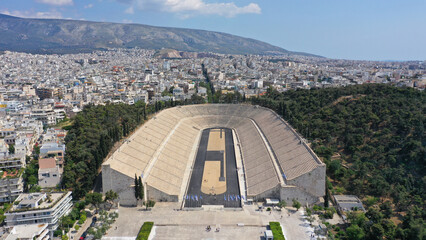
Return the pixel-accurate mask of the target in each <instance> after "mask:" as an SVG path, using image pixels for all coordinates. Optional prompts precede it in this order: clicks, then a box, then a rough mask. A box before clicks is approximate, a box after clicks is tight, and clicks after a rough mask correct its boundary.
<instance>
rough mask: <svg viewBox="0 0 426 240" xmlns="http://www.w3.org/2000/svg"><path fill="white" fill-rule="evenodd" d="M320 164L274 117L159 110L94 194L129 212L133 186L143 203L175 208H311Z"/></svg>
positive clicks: (106, 170)
mask: <svg viewBox="0 0 426 240" xmlns="http://www.w3.org/2000/svg"><path fill="white" fill-rule="evenodd" d="M325 171H326V167H325V164H324V163H323V162H322V161H321V160H320V159H319V158H318V157H317V156H316V155H315V153H314V152H313V151H312V150H311V149H310V147H309V146H308V145H307V144H306V143H305V141H304V140H303V138H302V137H301V136H300V135H299V134H298V133H297V132H296V131H295V130H294V129H293V128H292V127H291V126H290V125H289V124H288V123H287V122H286V121H284V120H283V119H282V118H281V117H280V116H279V115H277V114H276V113H275V112H274V111H272V110H270V109H267V108H263V107H259V106H252V105H240V104H202V105H187V106H177V107H173V108H168V109H165V110H162V111H161V112H159V113H157V114H156V115H155V116H153V117H152V118H151V119H150V120H149V121H147V122H145V123H144V124H143V125H142V126H141V127H140V128H139V129H138V130H137V131H136V132H135V133H133V134H132V135H131V136H130V137H129V138H128V139H127V140H126V141H125V142H124V143H123V144H122V145H121V146H120V148H119V149H118V150H116V151H115V152H114V153H113V154H112V155H111V156H110V158H109V159H107V160H106V161H105V162H104V163H103V164H102V190H103V192H104V193H105V192H107V191H108V190H113V191H115V192H117V193H118V195H119V198H120V204H121V205H127V206H134V205H136V203H137V200H136V198H135V194H134V178H135V175H136V176H138V177H139V176H141V178H142V182H143V184H144V191H145V194H144V197H145V200H155V201H165V202H180V203H182V207H201V206H202V205H224V207H241V206H242V205H243V204H245V203H246V202H247V201H248V200H254V201H259V200H262V199H265V198H273V199H279V200H285V201H287V202H289V201H291V200H293V199H296V200H298V201H299V202H301V203H302V204H312V203H315V202H318V201H319V200H320V198H321V197H323V196H324V195H325V177H326V173H325Z"/></svg>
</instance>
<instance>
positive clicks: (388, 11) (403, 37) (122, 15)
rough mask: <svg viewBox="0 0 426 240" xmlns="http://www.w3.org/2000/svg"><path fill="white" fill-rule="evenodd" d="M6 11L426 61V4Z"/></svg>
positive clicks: (1, 2)
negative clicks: (191, 30)
mask: <svg viewBox="0 0 426 240" xmlns="http://www.w3.org/2000/svg"><path fill="white" fill-rule="evenodd" d="M0 12H1V13H5V14H10V15H15V16H20V17H40V18H69V19H77V20H78V19H84V20H91V21H109V22H121V23H129V22H131V23H142V24H148V25H155V26H168V27H183V28H196V29H205V30H213V31H220V32H226V33H231V34H235V35H239V36H243V37H249V38H254V39H258V40H261V41H265V42H268V43H270V44H273V45H276V46H279V47H283V48H285V49H288V50H291V51H302V52H308V53H314V54H318V55H322V56H325V57H330V58H342V59H359V60H426V1H425V0H0Z"/></svg>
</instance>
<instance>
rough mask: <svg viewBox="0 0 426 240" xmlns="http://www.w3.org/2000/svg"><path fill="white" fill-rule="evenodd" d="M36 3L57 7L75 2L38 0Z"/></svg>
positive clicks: (69, 0)
mask: <svg viewBox="0 0 426 240" xmlns="http://www.w3.org/2000/svg"><path fill="white" fill-rule="evenodd" d="M36 2H39V3H45V4H49V5H55V6H64V5H73V4H74V2H73V0H36Z"/></svg>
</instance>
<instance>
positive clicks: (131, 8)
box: [124, 6, 135, 14]
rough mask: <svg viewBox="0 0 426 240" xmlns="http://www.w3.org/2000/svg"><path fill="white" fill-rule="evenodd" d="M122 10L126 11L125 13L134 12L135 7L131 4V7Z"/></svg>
mask: <svg viewBox="0 0 426 240" xmlns="http://www.w3.org/2000/svg"><path fill="white" fill-rule="evenodd" d="M124 12H125V13H127V14H133V13H135V9H134V8H133V6H131V7H129V8H127V9H126V10H125V11H124Z"/></svg>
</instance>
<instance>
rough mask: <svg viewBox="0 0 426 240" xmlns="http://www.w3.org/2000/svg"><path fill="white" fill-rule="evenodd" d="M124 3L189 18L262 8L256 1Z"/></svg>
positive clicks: (143, 0) (126, 0) (151, 0)
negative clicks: (245, 3) (237, 3)
mask: <svg viewBox="0 0 426 240" xmlns="http://www.w3.org/2000/svg"><path fill="white" fill-rule="evenodd" d="M117 1H119V2H122V3H128V4H132V6H131V8H132V10H133V6H136V7H137V8H139V9H142V10H158V11H162V12H171V13H176V14H178V15H179V16H181V17H184V18H188V17H191V16H194V15H219V16H225V17H235V16H236V15H238V14H247V13H254V14H260V13H261V12H262V10H261V8H260V7H259V5H258V4H256V3H249V4H247V5H246V6H237V5H236V4H235V3H234V2H227V3H223V2H214V3H208V2H205V0H117ZM126 11H127V10H126Z"/></svg>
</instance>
